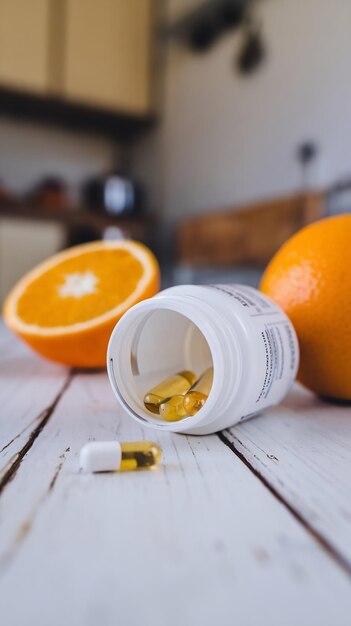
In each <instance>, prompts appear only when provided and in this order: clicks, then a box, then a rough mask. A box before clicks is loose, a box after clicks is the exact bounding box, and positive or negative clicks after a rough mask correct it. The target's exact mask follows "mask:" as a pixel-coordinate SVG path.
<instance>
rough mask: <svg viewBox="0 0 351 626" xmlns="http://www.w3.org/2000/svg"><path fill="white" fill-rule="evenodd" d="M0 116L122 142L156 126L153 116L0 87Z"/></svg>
mask: <svg viewBox="0 0 351 626" xmlns="http://www.w3.org/2000/svg"><path fill="white" fill-rule="evenodd" d="M0 113H3V114H6V115H9V116H11V117H14V118H19V119H27V120H31V121H37V122H40V123H47V124H51V125H54V126H59V127H61V128H67V129H69V130H75V131H80V132H86V133H94V134H99V135H103V136H107V137H108V138H109V139H114V140H125V141H127V140H132V139H135V138H136V137H138V136H139V135H141V134H143V133H145V132H146V131H148V130H150V129H151V128H153V127H154V126H155V123H156V117H155V116H154V115H137V114H130V113H127V112H124V111H120V112H116V111H112V110H109V109H104V108H102V107H101V108H100V107H93V106H88V105H85V104H79V103H71V102H67V101H64V100H63V99H61V98H56V97H52V96H49V95H48V96H42V95H35V94H32V93H29V92H26V91H19V90H15V89H8V88H7V87H6V88H5V87H0Z"/></svg>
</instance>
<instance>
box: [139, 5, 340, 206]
mask: <svg viewBox="0 0 351 626" xmlns="http://www.w3.org/2000/svg"><path fill="white" fill-rule="evenodd" d="M192 2H193V3H194V2H195V3H198V2H199V0H192ZM190 4H191V3H190V1H189V0H187V1H186V2H185V1H184V0H182V1H181V0H168V8H169V13H170V15H171V16H174V15H175V14H176V13H178V12H179V11H180V10H181V9H184V8H187V7H188V8H189V6H190ZM259 5H260V15H261V20H262V27H263V33H264V36H265V40H266V42H267V47H268V52H267V61H266V63H265V65H264V66H263V67H262V68H261V69H260V70H259V71H258V72H257V73H256V74H254V75H252V76H251V77H247V78H242V77H239V76H238V75H237V74H236V73H235V72H234V71H233V59H234V53H235V51H236V50H237V49H238V46H239V44H240V36H239V34H233V33H232V34H230V35H228V36H226V38H225V39H224V40H222V41H221V42H220V43H219V44H218V45H217V46H216V47H215V49H214V50H213V51H211V52H210V53H209V54H207V55H198V56H196V55H191V54H190V53H188V52H187V51H185V50H181V49H180V48H179V47H177V46H176V45H175V44H174V43H172V44H169V45H168V51H167V65H166V74H165V86H164V87H165V90H164V103H163V121H162V125H161V127H160V129H159V131H158V132H157V133H155V134H154V136H153V137H150V138H149V139H148V140H147V142H145V143H144V146H143V147H142V149H141V151H140V148H139V153H138V155H137V156H138V159H137V161H138V166H139V169H140V171H141V172H145V171H146V172H149V175H148V176H147V178H148V180H149V182H150V186H151V202H152V204H153V205H154V206H161V207H162V209H163V211H164V214H165V215H166V216H168V217H177V216H181V215H184V214H188V213H190V212H191V213H196V212H200V211H202V210H210V209H212V208H222V207H226V206H228V207H231V206H232V205H234V204H236V203H240V202H246V201H249V200H252V199H256V198H262V197H270V196H273V195H277V194H280V193H285V192H289V191H291V190H295V189H297V188H298V186H299V183H300V171H299V168H298V165H297V161H296V158H295V150H296V146H297V144H299V143H300V142H301V141H303V140H306V139H312V140H314V141H316V142H317V143H318V145H319V146H320V158H319V161H318V164H317V165H316V168H315V171H314V174H313V181H312V182H313V183H314V184H316V185H325V184H328V183H329V182H331V181H334V180H335V179H336V178H338V177H339V176H342V175H344V174H345V173H348V172H349V171H350V169H351V114H350V111H351V81H350V79H349V75H350V69H349V68H350V59H351V37H350V24H351V2H350V0H333V1H332V2H331V1H330V0H262V2H261V3H259ZM150 163H152V164H153V166H154V167H153V168H152V167H151V165H150ZM155 172H156V176H155Z"/></svg>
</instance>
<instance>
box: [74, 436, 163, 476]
mask: <svg viewBox="0 0 351 626" xmlns="http://www.w3.org/2000/svg"><path fill="white" fill-rule="evenodd" d="M161 458H162V450H161V448H160V446H159V445H158V444H157V443H154V442H153V441H122V442H119V441H91V442H89V443H87V444H85V446H83V448H82V449H81V451H80V466H81V467H82V468H83V469H84V470H85V471H86V472H120V471H126V470H137V469H149V468H152V467H154V466H155V465H157V463H159V462H160V461H161Z"/></svg>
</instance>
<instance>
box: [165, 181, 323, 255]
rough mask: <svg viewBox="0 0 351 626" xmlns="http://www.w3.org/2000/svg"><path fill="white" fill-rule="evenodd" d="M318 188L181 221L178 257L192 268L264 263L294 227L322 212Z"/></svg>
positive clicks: (321, 201)
mask: <svg viewBox="0 0 351 626" xmlns="http://www.w3.org/2000/svg"><path fill="white" fill-rule="evenodd" d="M324 205H325V198H324V194H323V193H322V192H318V191H309V192H308V193H306V194H294V195H290V196H282V197H280V198H273V199H270V200H265V201H263V202H256V203H254V204H250V205H245V206H236V207H233V208H232V209H231V210H229V208H228V209H227V211H225V212H223V211H222V212H220V211H213V212H212V213H209V214H208V215H200V216H195V217H190V218H186V219H184V220H182V222H181V223H180V225H179V231H178V236H177V242H178V252H179V260H180V261H181V262H182V263H185V264H187V265H193V266H209V267H219V266H223V267H225V266H226V267H228V266H229V267H232V266H233V265H258V266H264V265H266V263H267V262H268V261H269V260H270V259H271V258H272V256H273V254H274V253H275V252H276V251H277V250H278V248H280V246H281V245H282V244H283V243H284V242H285V241H286V240H287V239H288V238H289V237H291V235H292V234H293V233H295V232H296V231H297V230H299V229H300V228H302V227H303V226H305V225H306V224H309V223H310V222H313V221H314V220H316V219H320V218H321V217H322V216H323V215H324V214H325V206H324Z"/></svg>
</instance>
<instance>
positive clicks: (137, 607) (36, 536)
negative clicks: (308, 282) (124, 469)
mask: <svg viewBox="0 0 351 626" xmlns="http://www.w3.org/2000/svg"><path fill="white" fill-rule="evenodd" d="M0 355H1V359H0V406H1V417H0V448H4V446H5V449H4V450H3V452H2V453H1V454H2V456H0V459H1V463H2V467H3V472H2V479H0V486H1V492H0V608H1V624H4V626H20V625H21V626H22V625H23V624H26V625H27V626H32V625H33V626H62V625H63V624H69V625H70V626H71V625H73V626H76V625H77V626H100V625H103V626H115V625H116V624H117V625H118V624H124V623H128V624H129V625H131V626H134V625H135V626H136V625H137V624H138V625H139V624H140V625H143V626H144V625H145V626H161V625H162V626H173V625H174V626H176V625H177V626H179V624H182V625H186V626H187V625H189V626H190V625H191V626H193V625H195V626H197V624H201V625H204V626H210V625H211V626H212V625H213V624H216V625H217V624H218V625H219V626H227V625H228V626H232V625H233V624H237V625H238V626H256V625H257V624H260V625H261V626H262V625H263V626H265V625H267V626H268V625H269V626H275V625H277V626H278V625H279V626H296V625H297V624H299V625H302V626H314V625H315V626H349V624H350V614H351V584H350V568H349V549H350V534H351V532H350V525H349V526H348V521H347V520H348V513H347V512H348V511H349V510H350V491H349V484H350V482H349V480H350V479H349V475H350V447H349V442H350V432H351V411H350V410H349V409H348V408H339V407H337V408H335V407H332V406H329V405H320V404H319V403H318V401H316V400H314V399H312V397H311V396H309V395H308V394H307V396H306V394H305V393H304V392H301V391H299V390H297V391H296V392H294V393H293V394H292V395H291V396H290V397H289V398H288V400H287V401H286V402H285V404H284V406H283V407H280V408H279V409H274V410H273V411H271V412H270V413H269V414H266V415H265V416H264V417H263V416H262V417H260V418H257V419H255V420H252V421H251V422H248V423H246V424H242V425H241V426H240V427H238V428H236V429H233V430H232V431H231V432H225V433H223V434H221V435H220V436H218V435H212V436H209V437H202V438H200V437H190V436H188V437H186V436H183V435H169V434H167V433H158V432H157V431H152V430H150V429H147V430H146V429H144V428H142V427H140V426H139V425H138V424H136V423H135V422H133V421H131V420H130V419H129V418H128V417H126V416H125V415H124V414H123V413H122V411H121V410H120V409H119V408H118V406H117V405H116V402H115V400H114V398H113V396H112V392H111V390H110V388H109V384H108V380H107V377H106V375H105V374H104V373H101V374H73V375H72V376H70V375H69V374H68V373H67V371H65V370H64V369H62V368H60V367H58V366H55V365H51V364H49V363H47V362H45V361H41V360H40V359H39V358H37V357H35V356H33V355H32V354H31V353H30V352H29V351H28V350H27V348H25V347H24V346H21V345H20V344H19V342H18V341H17V340H16V339H15V338H10V336H9V334H8V333H7V332H6V331H4V330H3V329H2V331H1V332H0ZM43 416H44V417H43ZM321 416H322V417H321ZM114 438H118V439H120V440H133V439H134V440H137V439H143V438H147V439H153V440H155V441H158V442H159V443H160V444H161V446H162V448H163V451H164V459H163V463H162V465H161V467H160V468H159V469H158V470H156V471H149V472H131V473H123V474H117V473H116V474H104V475H95V476H89V475H84V474H83V473H82V472H81V470H80V469H79V462H78V455H79V450H80V447H81V446H82V445H83V444H84V443H85V442H87V441H89V440H92V439H99V440H110V439H114ZM12 440H13V441H12ZM10 441H12V442H11V443H9V442H10ZM239 442H240V443H239ZM7 444H9V445H8V446H7ZM6 446H7V447H6ZM230 446H231V447H230ZM239 448H240V449H239ZM236 449H237V451H236ZM6 451H7V453H6ZM5 453H6V454H5ZM267 455H268V456H267ZM272 455H273V456H274V457H276V458H277V459H278V461H277V460H275V459H274V458H273V456H272ZM11 457H12V459H11ZM303 459H304V460H303ZM4 466H5V472H4ZM11 468H12V473H11V472H10V473H9V470H11ZM255 472H257V473H259V474H260V476H257V475H256V474H255ZM345 513H346V514H345ZM348 529H349V532H348Z"/></svg>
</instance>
